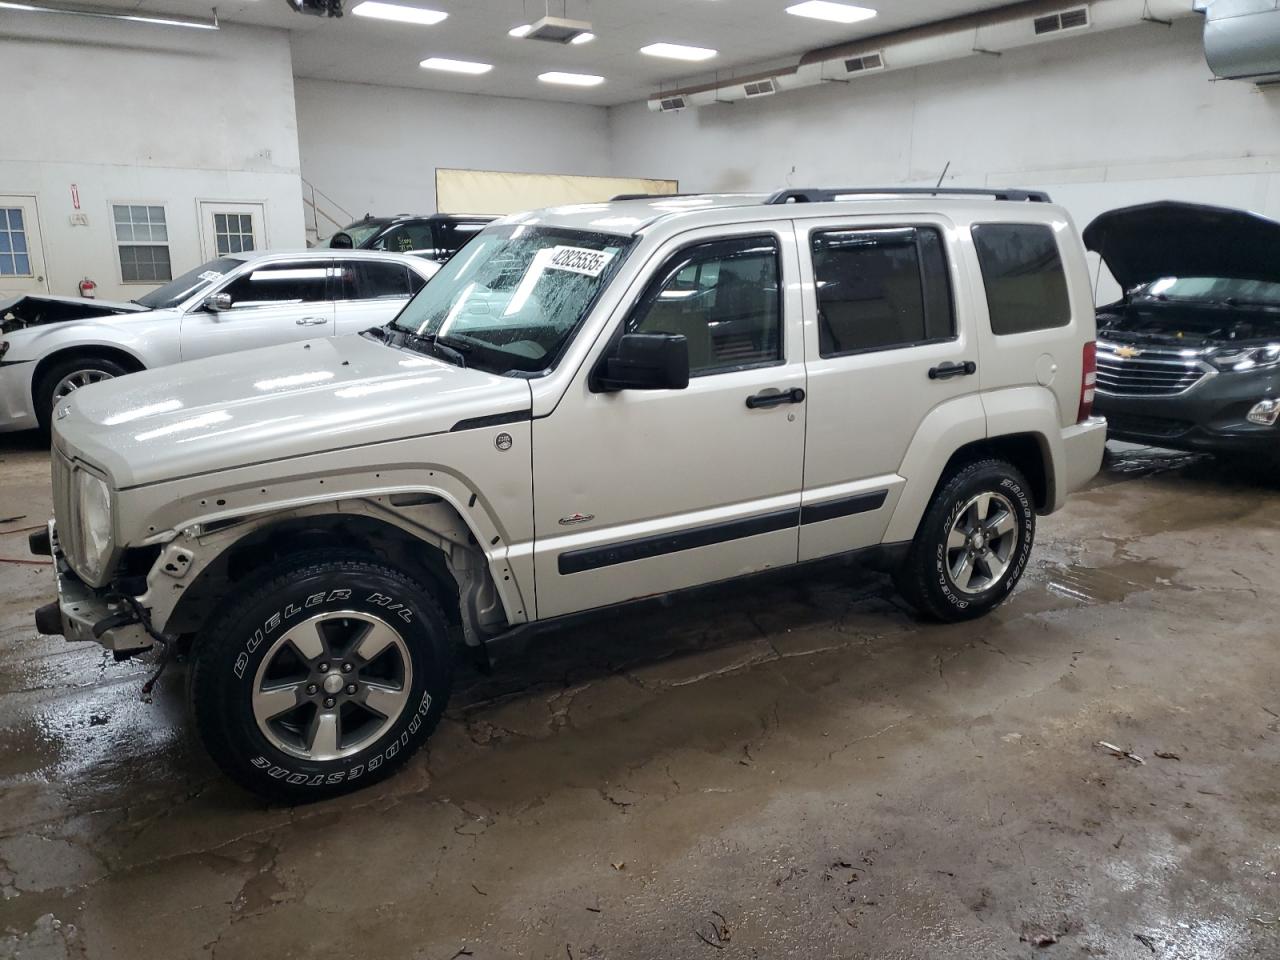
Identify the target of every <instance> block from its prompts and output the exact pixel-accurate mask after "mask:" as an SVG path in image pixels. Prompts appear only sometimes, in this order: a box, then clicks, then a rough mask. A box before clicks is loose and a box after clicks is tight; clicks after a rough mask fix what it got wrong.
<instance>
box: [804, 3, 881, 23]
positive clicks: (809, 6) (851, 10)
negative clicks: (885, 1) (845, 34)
mask: <svg viewBox="0 0 1280 960" xmlns="http://www.w3.org/2000/svg"><path fill="white" fill-rule="evenodd" d="M787 13H794V14H795V15H796V16H797V17H811V18H813V19H814V20H830V21H831V22H832V23H858V22H859V21H861V20H870V19H871V18H872V17H874V16H875V15H876V11H874V10H872V9H871V8H870V7H856V6H854V5H853V4H851V3H836V2H834V0H804V3H797V4H793V5H792V6H790V7H787Z"/></svg>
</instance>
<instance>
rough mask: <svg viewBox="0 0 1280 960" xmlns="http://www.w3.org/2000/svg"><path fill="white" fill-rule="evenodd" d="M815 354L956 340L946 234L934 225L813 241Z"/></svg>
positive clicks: (818, 236) (827, 235)
mask: <svg viewBox="0 0 1280 960" xmlns="http://www.w3.org/2000/svg"><path fill="white" fill-rule="evenodd" d="M811 246H812V249H813V273H814V277H815V279H816V280H817V293H818V352H819V354H820V355H821V356H824V357H839V356H843V355H845V354H850V353H863V352H866V351H870V350H890V349H893V348H894V347H907V346H913V345H915V344H921V343H933V342H936V341H939V340H949V339H951V338H952V337H954V336H955V332H956V331H955V316H954V311H953V309H952V304H951V283H950V280H949V279H948V276H947V259H946V253H945V252H944V249H943V243H942V235H941V234H940V233H939V232H938V231H937V230H935V229H933V228H932V227H900V228H898V227H895V228H886V229H875V230H832V231H826V232H823V233H815V234H814V235H813V238H812V241H811Z"/></svg>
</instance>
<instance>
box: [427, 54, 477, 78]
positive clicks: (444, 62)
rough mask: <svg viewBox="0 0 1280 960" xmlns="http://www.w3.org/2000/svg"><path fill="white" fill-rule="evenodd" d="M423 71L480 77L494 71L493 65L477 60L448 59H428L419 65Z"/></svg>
mask: <svg viewBox="0 0 1280 960" xmlns="http://www.w3.org/2000/svg"><path fill="white" fill-rule="evenodd" d="M418 66H420V67H421V68H422V69H423V70H443V71H445V72H446V73H470V74H474V75H478V74H481V73H488V72H489V71H490V70H492V69H493V64H492V63H478V62H476V61H475V60H451V59H449V58H448V57H427V59H426V60H423V61H422V62H421V63H419V64H418Z"/></svg>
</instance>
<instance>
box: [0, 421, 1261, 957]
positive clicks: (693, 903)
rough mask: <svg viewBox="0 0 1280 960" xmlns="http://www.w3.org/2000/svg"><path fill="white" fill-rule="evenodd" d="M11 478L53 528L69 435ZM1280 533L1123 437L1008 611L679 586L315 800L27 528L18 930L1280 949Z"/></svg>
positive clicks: (85, 947) (868, 585)
mask: <svg viewBox="0 0 1280 960" xmlns="http://www.w3.org/2000/svg"><path fill="white" fill-rule="evenodd" d="M0 476H3V485H2V486H0V517H8V516H11V515H15V514H26V515H27V518H26V519H25V520H19V521H14V522H12V523H10V524H7V525H2V526H0V556H4V557H22V556H23V555H24V553H25V537H23V536H17V535H9V534H7V533H4V532H3V531H7V530H11V529H13V528H16V527H23V526H27V525H29V524H31V523H32V522H39V521H40V519H42V518H43V517H44V516H45V514H46V513H47V511H48V509H49V500H48V493H47V485H48V467H47V460H46V457H45V455H44V454H43V452H42V451H40V450H39V449H38V447H36V446H35V444H34V442H32V441H22V440H14V439H12V438H11V439H7V440H3V441H0ZM1278 555H1280V485H1278V484H1277V482H1276V481H1275V480H1274V479H1273V478H1270V477H1268V476H1266V475H1262V476H1257V477H1247V476H1243V475H1241V473H1240V470H1239V468H1229V467H1226V466H1223V465H1221V464H1219V463H1216V462H1215V461H1213V460H1208V459H1202V458H1195V457H1184V456H1178V455H1168V454H1162V453H1159V452H1157V451H1128V452H1124V453H1122V454H1121V455H1120V456H1119V458H1118V459H1116V460H1114V461H1113V463H1112V464H1111V465H1110V467H1109V468H1108V470H1107V471H1106V472H1105V473H1104V475H1103V476H1101V477H1100V478H1099V479H1098V480H1097V481H1096V482H1095V483H1094V485H1093V486H1092V488H1091V489H1090V490H1089V492H1087V493H1086V494H1084V495H1082V496H1079V497H1077V498H1075V500H1074V501H1073V502H1072V504H1071V506H1070V508H1069V509H1068V510H1067V511H1066V512H1065V513H1064V514H1062V515H1060V516H1057V517H1053V518H1050V519H1049V520H1047V521H1045V522H1044V523H1043V524H1042V526H1041V531H1040V540H1039V544H1038V547H1037V551H1036V554H1035V563H1034V567H1033V569H1032V570H1031V571H1030V573H1029V575H1028V576H1027V578H1026V580H1025V581H1024V583H1023V585H1022V586H1021V588H1020V589H1019V590H1018V592H1017V595H1016V597H1015V598H1014V599H1013V601H1012V602H1011V603H1009V604H1008V605H1007V606H1006V607H1005V608H1003V609H1002V610H1001V611H999V612H998V613H997V614H996V615H995V616H993V617H991V618H989V619H987V620H985V621H982V622H979V623H976V624H972V625H967V626H959V627H942V626H933V625H924V624H920V623H918V622H916V621H915V620H914V619H913V618H912V617H911V616H910V615H909V614H908V613H907V612H905V611H904V609H903V608H902V607H901V606H900V605H899V604H898V603H897V601H896V600H895V599H894V598H893V596H892V594H891V592H890V591H889V589H888V586H887V583H886V581H885V580H883V579H882V578H871V579H866V578H860V577H857V576H854V575H853V572H852V571H850V570H847V569H844V568H834V569H829V570H824V571H820V572H818V573H816V574H815V573H813V572H810V573H808V574H806V575H804V576H802V577H794V576H793V577H791V578H790V579H784V580H780V581H777V582H770V583H767V584H760V583H757V584H753V585H748V586H735V587H726V588H720V589H717V590H716V591H714V593H713V594H712V595H711V596H704V597H700V598H698V599H696V600H682V601H678V602H676V603H674V604H672V605H671V606H668V607H660V606H651V607H648V608H645V609H642V610H639V611H635V612H631V613H628V614H626V615H624V616H619V617H617V618H614V619H612V620H607V621H602V622H599V623H596V624H593V625H590V626H586V627H580V628H578V629H574V630H570V631H565V632H561V633H558V634H555V635H549V636H546V637H544V638H542V639H540V640H538V641H536V642H535V644H534V645H533V646H532V647H531V648H530V649H528V650H527V651H525V652H523V653H522V654H519V655H516V656H511V657H508V658H507V659H506V660H505V661H503V662H502V663H501V664H500V666H499V668H498V670H497V671H496V673H495V674H494V675H493V676H491V677H482V676H480V675H478V674H475V673H474V672H472V671H470V670H469V669H466V670H464V671H463V677H462V683H461V687H460V689H459V692H458V693H457V695H456V696H455V699H454V701H453V705H452V707H451V710H450V715H449V717H448V719H447V720H446V721H445V722H444V724H443V725H442V727H441V729H440V730H439V732H438V733H437V735H436V737H435V739H434V740H433V742H432V744H431V747H430V749H429V751H426V752H424V753H422V754H420V755H419V756H418V757H417V758H415V760H414V762H413V763H412V764H411V765H410V768H409V769H408V770H407V771H406V772H405V773H404V774H403V775H401V776H399V777H397V778H395V779H394V780H392V781H390V782H388V783H386V784H383V785H381V786H380V787H378V788H375V789H374V790H372V791H369V792H365V793H360V794H357V795H354V796H351V797H347V798H344V799H341V800H337V801H332V802H328V803H323V804H318V805H314V806H309V807H301V808H297V809H284V808H280V807H268V806H265V805H264V804H262V803H260V802H258V801H256V800H255V799H253V798H252V797H249V796H248V795H246V794H244V793H241V792H240V791H238V790H237V789H236V788H234V787H232V786H230V785H229V784H228V783H227V782H225V781H224V780H223V779H221V778H220V777H219V776H218V775H217V774H216V773H215V772H214V770H213V769H212V768H211V766H210V764H209V762H208V761H207V760H206V759H205V758H204V756H203V755H202V753H201V752H200V750H199V748H198V747H197V746H195V745H194V744H193V743H192V742H191V741H190V740H189V738H188V736H187V734H186V732H185V730H186V728H185V725H184V720H183V709H184V708H183V706H182V700H181V696H180V694H181V688H182V677H181V674H180V672H177V671H175V672H174V673H173V674H172V675H169V676H166V678H165V683H164V684H163V685H162V689H161V691H160V693H159V695H158V696H157V698H156V702H155V703H154V704H151V705H146V704H142V703H140V702H139V699H138V694H139V687H140V686H141V683H142V680H143V677H144V674H145V670H144V668H142V667H140V666H136V665H123V666H118V665H116V664H114V663H112V662H110V661H109V660H108V659H106V658H104V656H103V655H102V653H101V652H99V651H98V650H97V649H95V648H94V647H92V646H88V645H68V644H66V643H64V642H63V641H61V640H53V639H37V638H36V637H35V636H34V634H33V630H32V627H31V611H32V609H33V608H34V607H35V606H36V605H37V604H38V603H41V602H44V601H45V600H47V599H48V598H49V594H50V583H49V571H48V569H47V568H43V567H35V566H17V565H12V564H0V657H2V658H3V664H4V666H3V669H2V670H0V957H11V956H13V957H17V956H20V957H23V958H30V960H36V958H39V960H43V958H46V957H53V958H62V957H81V956H86V957H95V958H96V957H129V958H133V957H156V958H165V960H178V958H184V957H217V958H233V957H282V958H283V957H322V956H323V957H333V956H351V957H388V958H390V957H396V958H399V957H406V958H423V960H451V958H459V957H475V958H477V960H483V958H490V957H495V958H496V957H504V958H505V957H520V956H523V957H550V958H557V960H561V958H568V960H578V958H587V957H645V958H649V957H652V958H671V957H681V958H683V957H707V958H711V957H715V958H717V960H719V958H722V957H723V958H730V957H758V958H771V957H804V958H824V957H840V958H857V957H875V958H878V960H879V958H883V960H892V958H943V957H945V958H982V960H989V958H993V957H1030V956H1044V957H1080V956H1106V957H1113V958H1149V957H1153V956H1154V957H1160V958H1216V957H1231V958H1237V957H1260V958H1275V957H1277V956H1280V924H1277V922H1276V921H1277V919H1278V917H1277V914H1278V913H1280V686H1278V684H1277V681H1278V680H1280V651H1278V650H1277V632H1276V627H1275V625H1276V623H1277V622H1280V592H1278V591H1276V590H1275V585H1276V584H1277V582H1278V578H1280V572H1278V571H1277V569H1276V564H1277V558H1278ZM1098 740H1105V741H1109V742H1111V743H1114V744H1116V745H1118V746H1120V747H1122V748H1124V749H1127V750H1132V751H1133V752H1134V753H1136V754H1138V755H1140V756H1141V757H1143V758H1145V760H1146V762H1145V763H1144V764H1139V763H1136V762H1134V761H1132V760H1128V759H1123V758H1118V757H1116V756H1113V755H1112V754H1110V753H1109V752H1107V751H1106V750H1104V749H1101V748H1099V747H1097V746H1095V742H1096V741H1098ZM1054 938H1056V942H1050V940H1051V939H1054ZM1037 944H1043V946H1038V945H1037Z"/></svg>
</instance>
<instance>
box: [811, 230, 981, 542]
mask: <svg viewBox="0 0 1280 960" xmlns="http://www.w3.org/2000/svg"><path fill="white" fill-rule="evenodd" d="M796 227H797V235H798V237H799V241H800V247H801V251H802V254H801V263H802V265H803V271H804V289H805V295H804V307H805V333H806V335H805V356H806V360H807V367H808V373H809V403H808V407H809V410H808V418H809V419H808V432H807V436H806V440H805V467H804V503H803V507H802V510H801V526H800V559H801V560H811V559H814V558H817V557H824V556H830V555H833V554H838V553H842V552H845V551H848V550H853V549H857V548H859V547H865V546H871V545H874V544H878V543H880V541H881V538H882V537H883V535H884V532H885V529H886V527H887V526H888V522H889V518H890V517H891V515H892V513H893V508H894V506H895V505H896V504H897V501H898V497H899V496H900V494H901V492H902V487H903V485H904V483H905V480H904V479H903V477H902V476H900V474H899V468H900V467H901V465H902V461H903V457H904V456H905V454H906V452H907V448H908V446H909V445H910V443H911V441H912V440H913V439H914V438H915V436H916V435H917V432H918V431H919V429H920V426H921V424H922V423H923V422H924V420H925V419H926V417H927V416H928V415H929V413H930V411H932V410H933V409H934V408H935V407H937V406H938V405H939V404H943V403H947V402H948V401H953V400H956V399H959V398H962V397H965V396H966V395H969V394H975V395H976V394H977V392H978V376H977V375H976V374H977V363H976V362H977V360H978V355H977V351H978V345H977V343H976V342H975V339H974V335H973V331H972V330H968V329H965V328H964V327H963V326H962V325H959V324H958V323H957V320H956V317H957V311H956V306H955V305H956V302H957V301H958V300H959V298H960V297H961V296H967V284H966V281H965V275H964V274H963V272H962V271H961V270H960V269H959V268H958V265H957V264H956V263H954V262H953V259H952V257H951V255H950V253H949V251H948V249H947V241H946V238H947V237H948V235H949V231H951V230H952V227H951V225H950V224H949V223H948V222H946V221H944V220H941V219H928V218H918V217H904V218H902V219H900V220H893V221H888V222H874V221H872V222H868V221H866V220H863V219H860V218H856V217H854V218H849V219H844V220H828V219H823V220H814V221H801V222H798V223H797V225H796ZM975 402H977V401H976V400H975Z"/></svg>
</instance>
